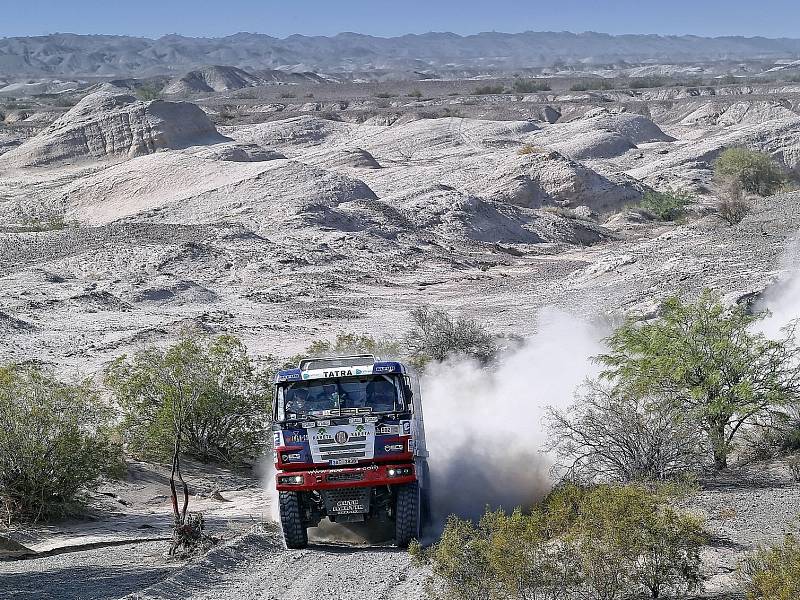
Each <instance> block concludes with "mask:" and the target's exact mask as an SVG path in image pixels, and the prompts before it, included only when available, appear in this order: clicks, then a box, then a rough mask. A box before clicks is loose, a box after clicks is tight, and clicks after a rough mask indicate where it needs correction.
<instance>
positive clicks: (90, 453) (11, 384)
mask: <svg viewBox="0 0 800 600" xmlns="http://www.w3.org/2000/svg"><path fill="white" fill-rule="evenodd" d="M112 418H113V415H112V413H111V411H110V410H109V408H108V406H106V405H104V404H103V403H102V402H101V401H100V399H99V397H98V394H97V392H96V390H95V389H94V388H93V387H92V385H91V384H90V383H89V382H87V381H84V382H79V383H65V382H63V381H59V380H58V379H56V378H55V376H54V375H52V374H51V373H49V372H47V371H45V370H43V369H40V368H38V367H31V366H29V367H23V366H5V367H2V368H0V422H2V427H0V512H1V513H2V518H3V519H5V520H7V521H10V520H16V519H23V520H28V519H30V520H38V519H40V518H47V517H55V516H61V515H63V514H65V513H66V512H67V511H68V510H69V509H70V505H71V504H72V503H74V502H75V501H76V500H78V499H79V494H80V493H81V491H82V490H84V489H86V488H90V487H92V486H93V485H94V484H95V483H96V482H97V481H98V480H99V479H100V477H101V476H102V475H103V474H116V475H119V474H120V470H121V469H122V468H124V465H123V464H122V458H121V452H120V447H119V445H118V444H116V443H115V442H114V441H113V437H112V435H111V431H112Z"/></svg>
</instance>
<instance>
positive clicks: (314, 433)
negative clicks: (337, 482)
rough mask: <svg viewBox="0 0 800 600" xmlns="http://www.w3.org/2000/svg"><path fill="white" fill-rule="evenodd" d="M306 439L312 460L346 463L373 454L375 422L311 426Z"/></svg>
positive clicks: (370, 456)
mask: <svg viewBox="0 0 800 600" xmlns="http://www.w3.org/2000/svg"><path fill="white" fill-rule="evenodd" d="M308 441H309V445H310V446H311V456H312V457H313V459H314V462H315V463H316V462H325V463H328V464H333V465H336V464H348V463H354V462H356V461H359V460H364V459H367V460H369V459H371V458H372V457H373V456H374V455H375V424H374V423H364V424H358V425H331V426H328V427H312V428H310V429H309V430H308Z"/></svg>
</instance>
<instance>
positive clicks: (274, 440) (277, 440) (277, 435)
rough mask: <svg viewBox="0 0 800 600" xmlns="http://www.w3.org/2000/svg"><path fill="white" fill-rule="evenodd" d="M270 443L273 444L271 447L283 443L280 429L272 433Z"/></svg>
mask: <svg viewBox="0 0 800 600" xmlns="http://www.w3.org/2000/svg"><path fill="white" fill-rule="evenodd" d="M272 444H273V446H272V447H273V448H277V447H278V446H282V445H283V444H281V432H280V431H276V432H275V433H273V434H272Z"/></svg>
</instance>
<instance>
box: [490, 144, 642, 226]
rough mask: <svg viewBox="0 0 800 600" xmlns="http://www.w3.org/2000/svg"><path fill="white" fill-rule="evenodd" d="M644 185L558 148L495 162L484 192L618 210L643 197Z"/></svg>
mask: <svg viewBox="0 0 800 600" xmlns="http://www.w3.org/2000/svg"><path fill="white" fill-rule="evenodd" d="M643 189H644V188H643V187H642V186H641V185H639V184H638V183H637V182H635V181H634V180H633V179H630V178H628V177H625V176H616V177H615V178H614V180H612V179H611V178H609V177H604V176H603V175H600V174H599V173H597V172H596V171H593V170H592V169H590V168H588V167H586V166H585V165H582V164H581V163H579V162H576V161H574V160H570V159H568V158H566V157H565V156H563V155H561V154H559V153H558V152H549V153H540V154H529V155H524V156H518V157H515V158H514V159H512V160H511V161H509V162H505V163H501V164H500V165H498V167H497V169H496V170H495V173H494V175H493V176H492V177H490V178H489V179H488V181H487V185H486V188H485V190H484V191H483V194H484V195H485V196H486V197H488V198H491V199H493V200H497V201H503V202H508V203H510V204H515V205H518V206H524V207H528V208H540V207H542V206H562V207H569V208H574V207H576V206H588V207H589V208H590V209H591V210H594V211H597V212H607V211H611V210H617V209H619V208H620V207H622V206H624V205H625V204H627V203H631V202H636V201H638V200H639V199H640V198H641V197H642V193H643Z"/></svg>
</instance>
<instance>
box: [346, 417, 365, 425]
mask: <svg viewBox="0 0 800 600" xmlns="http://www.w3.org/2000/svg"><path fill="white" fill-rule="evenodd" d="M363 422H364V419H363V418H361V417H350V420H349V421H348V423H350V425H356V424H358V423H363Z"/></svg>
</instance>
